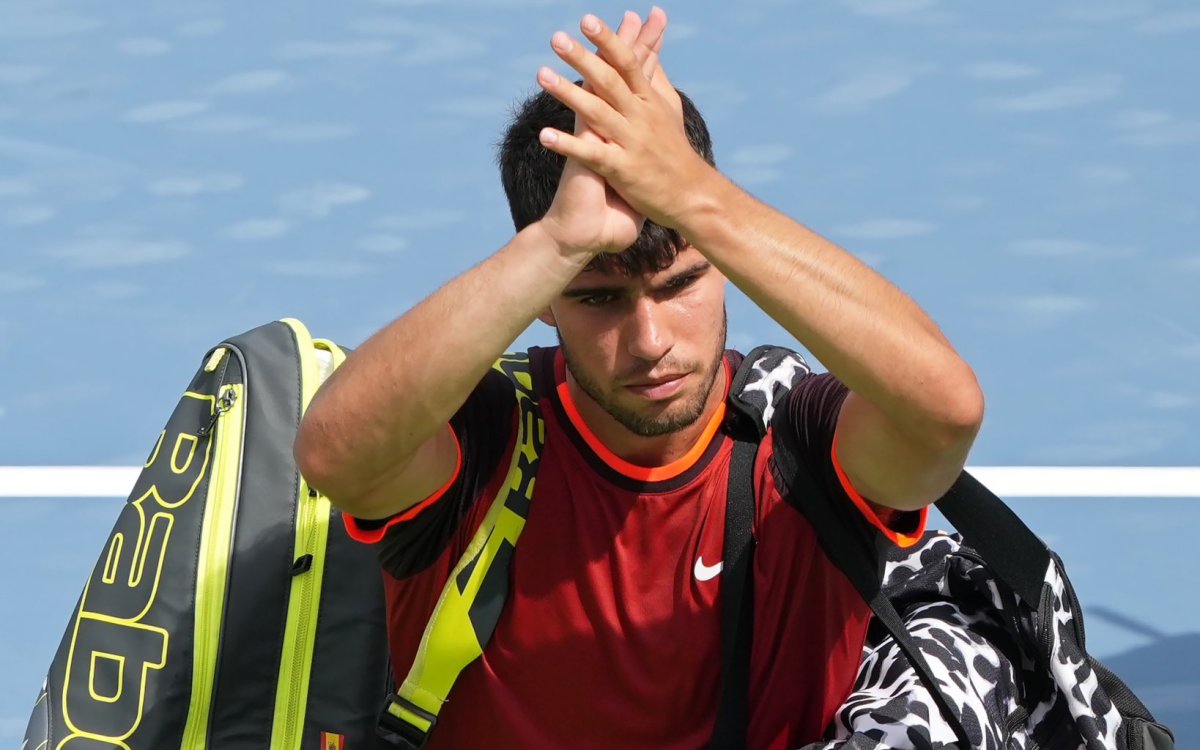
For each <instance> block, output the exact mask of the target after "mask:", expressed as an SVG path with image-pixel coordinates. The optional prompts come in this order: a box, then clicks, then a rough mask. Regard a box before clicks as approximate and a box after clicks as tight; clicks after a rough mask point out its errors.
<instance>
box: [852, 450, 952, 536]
mask: <svg viewBox="0 0 1200 750" xmlns="http://www.w3.org/2000/svg"><path fill="white" fill-rule="evenodd" d="M829 457H830V460H831V461H833V470H834V471H836V472H837V478H838V481H839V482H840V483H841V485H842V490H844V491H845V493H846V495H847V497H849V498H850V501H851V502H852V503H854V506H855V507H856V508H858V510H859V512H860V513H862V514H863V518H866V519H867V521H868V522H869V523H870V524H871V525H872V526H874V527H875V528H877V529H879V532H880V533H881V534H883V535H884V536H886V537H887V538H888V539H890V540H892V543H893V544H895V545H896V546H897V547H900V548H902V549H903V548H907V547H911V546H913V545H914V544H916V543H917V542H918V541H919V540H920V538H921V535H922V534H924V533H925V524H926V522H927V521H928V520H929V506H925V507H924V508H921V509H920V510H919V511H916V513H917V514H918V516H917V523H916V528H915V529H912V530H906V531H901V530H898V529H897V528H895V524H894V522H895V521H897V520H900V519H904V520H908V519H909V518H911V517H912V516H911V513H900V512H891V509H890V508H881V509H878V510H877V509H876V506H875V505H874V504H872V503H870V502H869V501H867V500H866V499H865V498H864V497H863V496H862V495H860V494H859V492H858V490H856V489H854V485H853V484H851V483H850V478H849V477H848V476H846V472H845V471H844V470H843V469H842V462H841V461H840V460H839V459H838V455H837V446H836V445H834V446H833V447H832V448H830V451H829ZM881 510H882V511H884V512H886V513H887V515H888V518H887V519H886V520H885V519H884V518H881V517H880V511H881ZM889 522H892V523H889ZM905 525H906V526H907V525H908V524H905Z"/></svg>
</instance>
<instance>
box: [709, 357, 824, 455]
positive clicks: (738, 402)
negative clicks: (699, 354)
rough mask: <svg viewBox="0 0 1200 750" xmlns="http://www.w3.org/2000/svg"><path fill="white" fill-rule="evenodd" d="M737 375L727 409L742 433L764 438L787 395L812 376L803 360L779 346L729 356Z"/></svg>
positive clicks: (732, 383) (810, 370) (732, 385)
mask: <svg viewBox="0 0 1200 750" xmlns="http://www.w3.org/2000/svg"><path fill="white" fill-rule="evenodd" d="M729 361H730V363H731V365H736V371H735V373H734V376H733V380H732V382H731V383H730V387H729V398H728V408H729V409H730V412H731V414H732V415H733V418H734V420H735V421H736V422H739V423H740V425H739V426H740V427H741V429H743V430H747V431H748V430H749V429H751V428H753V429H754V430H755V431H756V432H757V433H758V436H759V438H762V437H763V436H765V435H766V434H767V431H768V430H769V429H770V427H771V423H772V420H773V419H774V417H775V413H776V411H778V410H779V409H780V407H781V406H782V405H783V404H784V402H785V400H786V399H787V398H788V396H789V394H790V393H791V392H792V391H793V390H794V389H795V388H796V386H798V385H799V384H800V383H801V382H803V381H804V380H805V379H806V378H808V377H809V376H810V375H811V374H812V368H810V367H809V366H808V362H806V361H805V359H804V357H803V356H802V355H801V354H800V353H798V352H796V351H793V350H792V349H788V348H787V347H782V346H770V345H768V346H759V347H756V348H755V349H753V350H752V351H751V352H750V353H749V354H747V355H745V356H744V357H743V356H742V355H740V354H738V353H737V352H731V353H730V356H729Z"/></svg>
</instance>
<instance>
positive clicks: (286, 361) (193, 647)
mask: <svg viewBox="0 0 1200 750" xmlns="http://www.w3.org/2000/svg"><path fill="white" fill-rule="evenodd" d="M344 357H345V355H344V353H343V351H342V350H341V349H340V348H338V347H337V346H336V345H334V344H332V343H330V342H328V341H322V340H314V339H313V338H312V337H311V336H310V335H309V333H308V331H307V330H306V329H305V327H304V326H303V325H302V324H300V323H299V322H298V321H295V320H284V321H280V322H275V323H270V324H268V325H265V326H262V327H260V328H256V329H254V330H252V331H249V332H247V333H245V334H242V335H240V336H236V337H234V338H231V339H228V340H226V341H224V342H222V343H221V344H219V345H218V346H216V347H215V348H214V349H212V350H211V351H210V352H209V353H208V354H207V355H205V357H204V359H203V363H202V365H201V367H200V369H199V370H198V371H197V372H196V375H195V377H193V378H192V381H191V383H190V384H189V385H188V387H187V390H186V391H185V392H184V394H183V397H182V398H181V399H180V400H179V404H178V406H176V408H175V410H174V412H173V413H172V414H171V417H170V419H169V420H168V421H167V424H166V427H165V428H164V429H163V431H162V433H161V434H160V435H159V437H158V440H157V442H155V444H154V446H153V448H152V449H151V451H150V455H149V458H147V460H146V464H145V468H144V469H143V470H142V472H141V474H140V476H139V477H138V480H137V483H136V485H135V487H134V489H133V492H132V493H131V494H130V495H129V500H128V502H127V503H126V504H125V506H124V508H123V509H122V511H121V514H120V516H119V517H118V519H117V521H116V524H115V526H114V527H113V530H112V533H111V535H110V536H109V539H108V542H107V544H106V545H105V547H104V549H103V551H102V552H101V554H100V556H99V559H98V560H97V562H96V566H95V568H94V569H93V571H92V575H91V578H89V579H88V582H87V584H86V586H85V587H84V590H83V594H82V595H81V596H80V598H79V603H78V605H77V606H76V608H75V612H74V614H73V615H72V617H71V620H70V623H69V624H68V626H67V628H66V633H65V634H64V635H63V639H62V642H61V645H60V646H59V648H58V651H57V653H56V654H55V656H54V660H53V662H52V664H51V665H50V669H49V673H48V674H47V676H46V680H45V683H44V685H43V688H42V691H41V694H40V696H39V697H38V700H37V703H36V705H35V707H34V711H33V715H32V717H31V718H30V721H29V727H28V729H27V730H26V734H25V743H24V744H23V745H22V747H24V748H28V749H29V750H34V748H46V749H47V750H101V749H102V748H103V749H105V750H108V749H110V748H113V749H115V748H124V749H125V750H165V749H167V748H183V749H184V750H202V749H204V748H212V750H241V749H245V750H251V749H253V750H263V749H264V748H272V749H273V750H317V749H319V750H343V749H348V750H357V748H368V747H374V746H375V724H376V718H377V716H376V714H377V710H378V705H379V701H380V696H383V695H386V694H387V692H388V689H389V682H390V678H389V676H388V674H387V673H388V670H389V667H388V657H387V645H386V632H385V617H384V601H383V587H382V580H381V574H380V569H379V565H378V563H377V561H376V559H375V553H374V550H372V549H371V548H370V547H368V546H366V545H362V544H358V543H356V542H354V541H352V540H351V539H350V538H349V537H348V536H347V535H346V532H345V529H344V527H343V524H342V522H341V519H340V517H338V515H337V513H336V512H335V511H333V510H332V509H331V507H330V503H329V501H328V500H327V499H326V498H324V497H322V496H321V495H319V494H318V493H317V492H316V491H315V490H312V489H311V488H309V487H308V486H307V485H306V484H305V482H304V481H303V480H302V478H301V477H300V475H299V473H298V472H297V470H296V464H295V461H294V460H293V458H292V443H293V440H294V438H295V434H296V429H297V426H298V424H299V421H300V416H301V414H303V412H304V410H305V408H306V407H307V405H308V403H309V400H310V399H311V398H312V396H313V393H314V392H315V391H316V389H317V386H318V385H319V384H320V383H321V381H322V380H323V379H324V377H326V376H327V375H328V374H329V372H331V371H332V369H333V368H334V367H336V366H337V365H339V364H340V363H341V361H342V360H343V359H344Z"/></svg>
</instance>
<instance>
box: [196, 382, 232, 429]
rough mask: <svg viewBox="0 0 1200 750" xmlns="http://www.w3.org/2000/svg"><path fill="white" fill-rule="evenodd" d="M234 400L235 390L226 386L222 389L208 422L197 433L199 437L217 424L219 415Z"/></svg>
mask: <svg viewBox="0 0 1200 750" xmlns="http://www.w3.org/2000/svg"><path fill="white" fill-rule="evenodd" d="M235 401H237V391H235V390H233V389H232V388H226V389H225V390H224V391H222V392H221V395H220V396H218V397H217V403H216V405H215V407H214V408H213V413H212V417H210V418H209V420H208V424H206V425H204V426H203V427H201V428H200V429H199V431H198V432H197V434H198V435H199V436H200V437H207V436H208V434H209V433H210V432H212V431H213V428H214V427H216V426H217V420H218V419H220V418H221V415H222V414H224V413H225V412H227V411H229V410H230V409H232V408H233V402H235Z"/></svg>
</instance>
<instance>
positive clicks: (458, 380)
mask: <svg viewBox="0 0 1200 750" xmlns="http://www.w3.org/2000/svg"><path fill="white" fill-rule="evenodd" d="M589 258H590V256H587V255H586V254H582V253H576V254H574V255H572V254H569V253H564V252H562V251H560V250H559V248H558V245H557V244H556V243H555V242H553V241H552V240H551V239H550V237H549V236H548V235H547V234H546V233H545V232H543V231H542V229H541V226H540V224H533V225H531V226H529V227H527V228H526V229H525V230H523V231H522V232H520V233H519V234H517V235H516V237H514V238H513V240H512V241H511V242H510V243H509V244H508V245H506V246H505V247H503V248H502V249H500V250H499V251H497V252H496V253H495V254H494V255H492V256H490V257H488V258H487V259H485V260H484V261H482V262H481V263H479V264H478V265H476V266H475V267H473V268H471V269H470V270H468V271H466V272H464V273H463V274H461V275H459V276H457V277H456V278H454V279H453V280H451V281H450V282H448V283H447V284H445V285H444V286H442V287H441V288H440V289H438V290H437V291H436V292H434V293H433V294H432V295H430V296H429V297H427V298H425V299H424V300H423V301H421V302H420V303H419V304H417V305H416V306H415V307H413V308H412V309H411V310H409V311H408V312H406V313H405V314H404V315H402V316H401V317H399V318H398V319H396V320H395V321H393V322H392V323H391V324H389V325H388V326H386V327H385V328H383V329H381V330H380V331H378V332H377V333H376V334H375V335H373V336H372V337H371V338H370V339H368V340H367V341H366V342H365V343H363V344H362V345H361V346H360V347H358V348H357V349H356V350H355V351H354V352H353V353H352V354H351V356H350V357H348V358H347V360H346V362H345V363H344V364H343V365H342V366H341V367H340V368H338V369H337V370H336V371H335V372H334V374H333V375H332V376H331V377H330V379H329V380H328V381H326V383H325V384H324V385H323V386H322V387H321V389H320V390H319V391H318V393H317V395H316V397H315V398H314V400H313V403H312V405H311V406H310V408H309V410H308V412H307V413H306V415H305V418H304V422H303V424H302V427H301V434H300V438H299V440H298V451H297V452H298V454H304V455H306V456H307V457H308V463H309V471H310V473H311V474H313V475H317V476H319V477H320V478H321V479H323V480H324V482H325V484H326V485H330V484H334V483H336V484H337V485H338V486H339V488H340V490H341V493H342V494H343V495H347V496H349V495H352V494H354V493H356V492H357V491H359V490H360V489H362V488H364V487H366V486H367V485H369V484H370V483H371V482H372V481H376V480H378V479H380V478H383V477H385V476H386V475H387V473H388V472H389V471H390V470H392V469H393V468H394V467H396V466H397V465H402V464H403V463H404V461H405V459H406V457H408V456H410V455H412V454H413V453H414V451H416V450H417V449H418V448H419V447H420V446H422V445H423V444H424V443H425V442H426V441H427V440H429V439H430V438H431V437H432V436H433V435H434V434H435V433H436V432H437V431H438V430H441V429H445V425H446V424H447V422H448V421H449V420H450V418H451V417H452V416H453V415H454V413H455V412H456V411H457V410H458V409H459V407H461V406H462V404H463V402H464V401H466V399H467V397H468V395H470V393H471V391H472V389H473V388H475V386H476V385H477V384H478V383H479V381H480V380H481V379H482V378H483V376H484V375H485V374H486V373H487V371H488V369H489V368H490V367H491V365H492V363H493V362H494V361H495V360H496V358H497V357H499V356H500V355H501V354H503V353H504V351H505V350H506V349H507V347H509V346H510V345H511V344H512V342H513V340H514V339H516V337H517V336H518V335H520V334H521V332H522V331H524V330H525V329H526V328H527V327H528V326H529V324H530V323H532V322H533V320H534V319H535V318H536V316H537V315H538V313H540V312H541V311H542V310H543V309H545V307H546V306H547V305H548V304H549V303H550V301H551V300H552V299H553V298H554V297H555V296H556V295H557V294H558V293H559V292H560V291H561V290H562V288H563V287H564V286H565V285H566V284H567V282H568V281H570V280H571V279H572V278H573V277H574V276H575V274H577V273H578V272H579V271H580V270H581V269H582V268H583V266H584V265H585V264H586V262H587V260H588V259H589ZM310 479H314V483H316V479H315V478H314V477H310ZM318 486H320V485H318ZM322 489H325V490H327V491H328V488H327V487H322Z"/></svg>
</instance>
